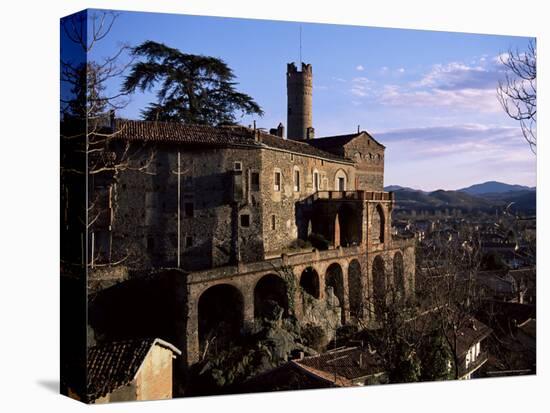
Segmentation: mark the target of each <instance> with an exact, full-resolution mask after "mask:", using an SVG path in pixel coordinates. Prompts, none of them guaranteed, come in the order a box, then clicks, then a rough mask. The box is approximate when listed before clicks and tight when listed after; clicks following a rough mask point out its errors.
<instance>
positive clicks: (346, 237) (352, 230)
mask: <svg viewBox="0 0 550 413" xmlns="http://www.w3.org/2000/svg"><path fill="white" fill-rule="evenodd" d="M337 217H338V228H339V230H340V239H339V240H340V244H339V245H342V246H349V245H358V244H360V243H361V216H360V214H359V212H358V211H357V209H356V208H354V207H353V206H352V204H350V203H343V205H342V206H340V208H338V213H337Z"/></svg>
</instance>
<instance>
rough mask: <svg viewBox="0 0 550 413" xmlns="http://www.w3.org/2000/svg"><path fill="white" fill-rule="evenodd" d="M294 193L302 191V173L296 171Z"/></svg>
mask: <svg viewBox="0 0 550 413" xmlns="http://www.w3.org/2000/svg"><path fill="white" fill-rule="evenodd" d="M294 191H296V192H299V191H300V171H294Z"/></svg>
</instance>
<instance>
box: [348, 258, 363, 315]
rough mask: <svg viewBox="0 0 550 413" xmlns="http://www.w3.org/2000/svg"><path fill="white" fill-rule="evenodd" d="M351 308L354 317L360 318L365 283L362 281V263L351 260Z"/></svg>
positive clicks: (349, 288)
mask: <svg viewBox="0 0 550 413" xmlns="http://www.w3.org/2000/svg"><path fill="white" fill-rule="evenodd" d="M348 290H349V293H348V295H349V310H350V313H351V316H352V317H356V318H360V317H361V316H362V309H363V284H362V283H361V264H359V261H358V260H351V262H350V263H349V266H348Z"/></svg>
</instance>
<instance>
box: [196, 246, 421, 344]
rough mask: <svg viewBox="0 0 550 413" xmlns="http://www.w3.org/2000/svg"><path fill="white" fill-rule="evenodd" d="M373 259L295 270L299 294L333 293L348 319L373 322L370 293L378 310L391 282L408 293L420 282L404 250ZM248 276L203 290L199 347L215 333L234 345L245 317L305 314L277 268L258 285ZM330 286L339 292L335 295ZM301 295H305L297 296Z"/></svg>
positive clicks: (260, 278) (344, 318) (221, 341)
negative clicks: (291, 302)
mask: <svg viewBox="0 0 550 413" xmlns="http://www.w3.org/2000/svg"><path fill="white" fill-rule="evenodd" d="M367 262H368V260H367V261H362V260H360V259H359V258H354V257H350V258H348V259H345V258H342V259H337V260H332V262H330V261H329V262H327V263H326V264H323V263H316V264H313V265H309V266H307V267H305V268H304V267H300V269H298V268H296V270H295V271H294V275H295V277H296V287H299V288H297V289H295V291H296V294H302V295H303V294H309V295H310V296H312V297H313V298H316V299H326V298H328V297H331V299H333V300H334V303H333V305H336V306H339V307H340V308H341V322H342V323H343V324H344V323H350V322H351V323H353V322H356V321H357V320H367V321H368V319H370V318H371V314H369V313H368V312H365V311H364V309H365V308H367V307H366V306H367V302H366V301H369V299H368V297H369V296H370V297H373V298H374V303H375V304H374V308H373V309H374V312H375V314H378V313H379V312H380V311H381V308H380V306H379V305H378V306H377V305H376V303H377V302H378V303H380V302H381V301H380V300H383V299H384V297H385V295H386V292H387V291H388V286H389V285H393V283H395V287H397V289H398V290H399V291H400V292H402V293H407V291H406V290H408V289H409V288H410V287H409V286H412V285H414V284H413V283H414V280H413V281H412V282H411V280H407V277H408V276H411V275H412V276H414V273H411V272H409V271H406V268H407V264H408V263H406V262H405V260H404V255H403V252H402V251H397V252H395V253H392V254H391V255H390V254H378V255H376V256H375V257H374V258H373V259H372V261H370V262H371V264H370V265H369V264H367ZM413 265H414V263H413ZM369 268H370V271H369ZM392 269H393V271H392ZM369 272H370V274H368V273H369ZM242 281H244V282H242V283H240V284H238V283H221V284H215V285H213V286H211V287H208V288H206V289H205V290H204V291H203V292H202V293H201V294H200V295H199V299H198V305H197V321H198V337H197V338H198V343H197V344H198V348H197V350H198V351H200V352H203V351H204V348H205V343H207V342H208V341H211V340H212V339H213V338H214V337H215V339H216V340H215V341H216V343H217V345H218V346H220V345H227V344H230V343H231V342H233V341H234V340H235V339H237V338H238V337H239V334H240V332H241V329H242V327H243V326H244V324H245V322H248V321H252V320H254V319H266V318H269V319H272V318H276V317H279V316H281V315H282V317H288V316H289V315H290V314H293V315H295V316H296V317H297V318H298V321H299V320H300V319H301V314H300V311H301V310H300V307H298V308H296V309H295V308H289V291H291V290H292V289H290V288H288V286H287V282H286V281H285V280H284V279H283V278H282V277H281V276H279V275H278V274H277V273H275V272H271V273H264V274H258V277H257V278H255V279H254V281H253V282H252V284H249V283H248V282H247V281H246V280H245V279H242ZM329 288H331V289H332V292H333V295H329V290H328V289H329ZM298 300H299V296H297V297H296V299H295V300H294V301H295V302H297V301H298ZM336 300H337V301H336ZM300 301H301V300H300ZM295 311H297V312H295Z"/></svg>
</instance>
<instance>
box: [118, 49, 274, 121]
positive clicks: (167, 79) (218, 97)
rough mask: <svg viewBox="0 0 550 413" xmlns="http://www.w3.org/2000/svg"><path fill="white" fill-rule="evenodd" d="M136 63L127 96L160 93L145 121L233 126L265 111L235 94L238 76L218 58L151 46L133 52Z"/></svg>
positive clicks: (145, 113)
mask: <svg viewBox="0 0 550 413" xmlns="http://www.w3.org/2000/svg"><path fill="white" fill-rule="evenodd" d="M132 55H133V56H134V57H136V58H144V60H141V61H137V62H136V63H134V64H133V65H132V69H131V71H130V74H129V75H128V76H127V77H126V79H125V81H124V84H123V92H128V93H133V92H135V91H136V90H137V89H139V90H141V91H142V92H143V91H146V90H153V88H154V87H157V86H158V89H157V90H156V95H157V101H156V102H153V103H150V104H149V106H148V107H147V108H146V109H145V110H143V111H142V116H143V118H144V119H146V120H164V121H177V122H184V123H193V124H204V125H233V124H235V123H236V120H237V118H236V113H238V112H240V113H242V114H247V115H250V114H258V115H260V116H261V115H263V111H262V109H261V108H260V106H259V105H258V104H257V103H256V102H255V101H254V100H253V99H252V98H251V97H250V96H248V95H246V94H244V93H240V92H238V91H237V90H236V89H235V86H236V83H235V82H234V79H235V75H234V74H233V71H232V70H231V68H230V67H229V66H227V64H226V63H225V62H224V61H223V60H221V59H218V58H215V57H210V56H202V55H193V54H187V53H183V52H181V51H180V50H178V49H174V48H171V47H168V46H166V45H164V44H162V43H157V42H154V41H146V42H144V43H142V44H141V45H139V46H137V47H134V48H133V49H132Z"/></svg>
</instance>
